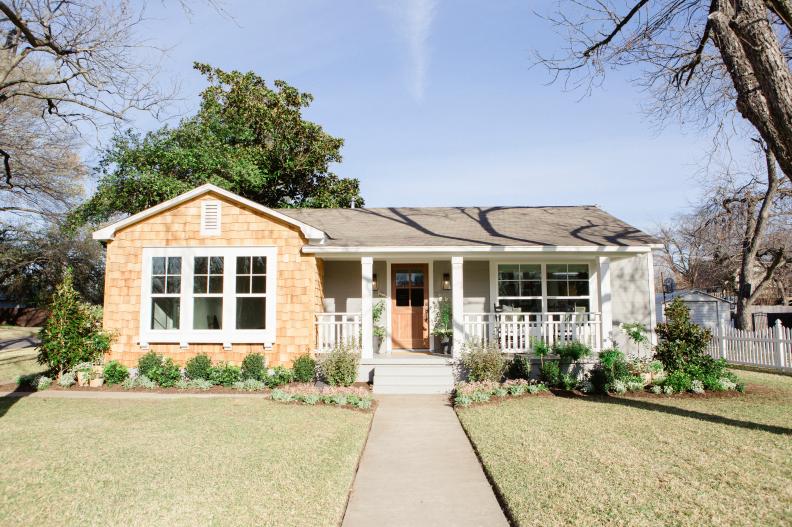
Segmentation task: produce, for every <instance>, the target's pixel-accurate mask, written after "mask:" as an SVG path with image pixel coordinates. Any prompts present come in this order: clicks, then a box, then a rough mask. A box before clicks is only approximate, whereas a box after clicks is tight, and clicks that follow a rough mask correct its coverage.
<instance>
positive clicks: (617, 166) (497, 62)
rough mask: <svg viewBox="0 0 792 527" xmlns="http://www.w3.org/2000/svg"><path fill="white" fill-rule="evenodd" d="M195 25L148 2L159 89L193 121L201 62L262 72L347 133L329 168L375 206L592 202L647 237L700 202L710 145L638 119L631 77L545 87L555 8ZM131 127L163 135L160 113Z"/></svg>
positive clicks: (496, 7) (283, 16)
mask: <svg viewBox="0 0 792 527" xmlns="http://www.w3.org/2000/svg"><path fill="white" fill-rule="evenodd" d="M195 4H197V5H196V6H195V7H194V11H193V13H192V16H190V17H189V18H188V17H185V16H184V13H183V11H181V10H180V9H179V7H178V5H177V3H176V2H175V1H174V2H165V3H160V2H151V3H149V4H148V6H147V8H146V14H147V15H148V17H150V20H148V21H147V22H146V23H145V24H144V25H143V26H142V28H141V33H142V36H143V37H145V38H147V39H148V40H149V41H150V43H151V44H154V45H157V46H161V47H168V48H169V51H168V53H167V56H166V57H164V58H163V62H162V68H163V75H162V78H161V80H162V82H163V83H167V82H171V81H173V82H178V83H179V84H180V85H181V94H182V96H183V97H184V100H183V101H182V102H181V103H180V104H179V109H180V111H181V112H183V113H184V114H185V115H186V114H189V113H192V112H193V111H194V110H195V108H196V106H197V94H198V92H199V91H200V90H201V89H202V88H203V87H204V83H203V82H202V79H201V77H200V76H199V75H197V74H196V73H195V72H194V71H193V70H192V68H191V65H192V62H193V61H201V62H207V63H209V64H212V65H213V66H217V67H221V68H224V69H239V70H243V71H247V70H253V71H255V72H257V73H258V74H260V75H261V76H263V77H264V78H265V79H267V80H268V81H272V80H274V79H284V80H286V81H288V82H289V83H291V84H293V85H294V86H296V87H298V88H299V89H301V90H305V91H308V92H311V93H313V95H314V96H315V101H314V104H313V105H312V106H311V108H310V109H309V110H308V111H307V112H306V117H307V118H309V119H311V120H313V121H315V122H317V123H319V124H321V125H322V126H323V127H324V128H325V129H326V130H327V131H328V132H329V133H331V134H333V135H336V136H340V137H343V138H344V140H345V142H346V143H345V146H344V148H343V151H342V154H343V157H344V160H343V162H342V163H341V164H339V165H337V166H335V167H334V168H333V170H334V171H335V172H336V173H338V174H339V175H341V176H345V177H356V178H359V179H360V181H361V187H362V192H363V195H364V198H365V199H366V204H367V206H378V207H379V206H431V205H569V204H597V205H599V206H601V207H603V208H604V209H605V210H607V211H609V212H611V213H612V214H615V215H616V216H618V217H620V218H622V219H624V220H626V221H628V222H630V223H633V224H634V225H636V226H639V227H641V228H644V229H653V228H654V227H655V225H656V224H657V223H658V222H661V221H665V220H667V219H668V218H669V217H671V216H672V215H674V214H675V213H678V212H680V211H682V210H683V209H684V208H685V207H687V206H688V204H689V202H690V201H691V200H692V199H694V198H695V196H696V195H697V193H698V192H699V190H698V189H699V184H698V182H697V175H698V174H699V173H700V170H701V168H702V166H703V165H704V163H705V161H706V151H707V149H708V148H709V146H710V138H709V137H708V136H707V135H706V134H701V133H700V131H698V130H695V129H683V128H681V127H679V126H677V125H676V124H673V123H672V124H671V125H669V126H666V127H665V128H663V129H662V130H658V128H657V126H655V125H654V124H653V123H652V122H651V121H650V120H649V119H648V118H647V117H646V116H645V115H644V114H643V113H642V112H641V109H640V108H641V105H642V104H645V103H648V102H649V101H648V100H647V99H646V96H645V94H642V93H641V92H640V90H639V89H638V88H636V87H634V86H632V85H631V84H630V83H629V76H630V75H632V74H633V73H631V72H614V73H611V74H609V76H608V77H607V79H606V82H605V84H604V86H602V87H601V88H598V89H595V90H594V92H593V93H592V95H590V96H587V97H582V95H583V94H581V93H579V92H565V91H564V90H563V89H562V87H561V86H560V85H548V84H547V83H548V80H549V76H548V74H547V72H546V71H545V70H543V69H541V68H539V67H536V68H531V65H532V60H533V59H532V57H533V55H532V52H533V50H535V49H539V50H543V51H546V52H551V51H553V50H556V49H560V47H561V46H563V44H564V42H563V41H562V39H561V38H559V37H558V36H557V35H556V34H555V33H554V32H553V31H552V28H551V27H550V25H549V23H548V22H547V21H545V20H542V19H541V18H540V17H538V16H537V15H536V12H538V13H545V14H549V13H550V12H551V10H552V9H553V3H552V2H544V1H538V0H537V1H531V2H525V1H522V2H519V1H497V2H491V1H478V2H476V1H458V0H454V1H453V2H452V1H450V0H445V1H443V0H404V1H399V2H396V1H395V0H394V1H391V2H386V1H384V0H383V1H372V2H367V1H362V0H360V1H346V0H328V1H320V0H305V1H285V0H284V1H280V0H279V1H272V0H268V1H266V2H264V1H249V2H244V1H240V2H236V1H232V0H227V1H226V3H225V4H224V7H225V9H226V10H227V12H228V14H229V16H228V17H223V16H221V15H218V14H217V13H216V12H215V11H214V10H212V9H211V8H210V7H207V6H205V5H204V4H203V3H200V4H199V3H198V2H195ZM133 124H134V125H135V126H137V127H139V128H142V129H144V130H147V129H151V128H153V127H156V126H157V125H158V123H157V122H156V121H154V120H153V119H151V118H147V117H139V118H138V119H136V120H135V121H134V122H133Z"/></svg>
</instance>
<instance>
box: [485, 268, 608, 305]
mask: <svg viewBox="0 0 792 527" xmlns="http://www.w3.org/2000/svg"><path fill="white" fill-rule="evenodd" d="M501 265H539V266H540V270H541V273H542V274H541V284H542V296H541V297H538V296H526V297H515V296H501V295H500V294H498V293H499V287H498V285H499V283H498V282H499V281H498V267H499V266H501ZM548 265H585V266H587V267H588V283H589V294H588V295H584V296H548V294H547V282H548V280H547V266H548ZM490 266H491V270H490V280H491V281H493V282H492V283H493V286H492V287H491V288H490V291H491V293H492V298H493V299H494V300H493V301H492V306H493V308H494V306H498V305H500V301H501V299H503V300H537V299H539V300H541V303H542V311H541V313H553V314H560V313H574V312H573V311H568V312H562V311H552V312H549V311H548V309H547V301H548V300H588V303H589V310H588V311H587V313H593V312H595V311H594V310H595V309H596V307H597V306H596V305H595V302H596V294H595V291H596V284H595V283H594V279H595V274H596V271H597V269H596V266H595V265H593V264H592V263H591V262H590V261H585V260H552V261H541V262H537V261H536V260H492V261H491V262H490ZM519 313H528V312H519Z"/></svg>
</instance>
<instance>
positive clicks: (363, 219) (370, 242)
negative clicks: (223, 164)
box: [278, 205, 659, 247]
mask: <svg viewBox="0 0 792 527" xmlns="http://www.w3.org/2000/svg"><path fill="white" fill-rule="evenodd" d="M278 211H279V212H281V213H283V214H285V215H287V216H290V217H292V218H294V219H296V220H298V221H301V222H304V223H307V224H308V225H311V226H313V227H316V228H317V229H321V230H323V231H324V232H325V233H326V234H327V235H328V237H329V239H328V240H327V242H326V245H330V246H342V247H383V246H398V247H434V246H441V247H449V246H482V245H495V246H543V245H551V246H638V245H647V244H656V243H659V241H658V240H657V239H655V238H653V237H652V236H650V235H648V234H646V233H644V232H642V231H640V230H638V229H636V228H635V227H632V226H630V225H628V224H626V223H624V222H623V221H621V220H619V219H617V218H615V217H613V216H611V215H610V214H608V213H607V212H605V211H603V210H601V209H599V208H598V207H595V206H591V205H584V206H570V207H417V208H414V207H403V208H372V209H367V208H359V209H278Z"/></svg>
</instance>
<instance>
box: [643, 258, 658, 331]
mask: <svg viewBox="0 0 792 527" xmlns="http://www.w3.org/2000/svg"><path fill="white" fill-rule="evenodd" d="M646 270H647V279H648V282H649V284H648V285H649V298H648V300H649V342H651V343H652V346H654V345H655V344H657V335H656V334H655V325H657V313H656V312H655V276H654V257H653V256H652V250H651V249H649V252H648V253H646Z"/></svg>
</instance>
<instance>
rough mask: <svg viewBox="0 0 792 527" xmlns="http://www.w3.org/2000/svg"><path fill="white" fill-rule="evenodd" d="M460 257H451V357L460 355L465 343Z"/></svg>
mask: <svg viewBox="0 0 792 527" xmlns="http://www.w3.org/2000/svg"><path fill="white" fill-rule="evenodd" d="M462 262H463V260H462V257H461V256H452V257H451V314H452V316H453V321H454V340H453V357H454V358H459V357H460V356H461V355H462V347H463V346H464V345H465V340H466V335H465V313H464V310H465V302H464V290H463V282H462V280H463V277H462Z"/></svg>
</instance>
